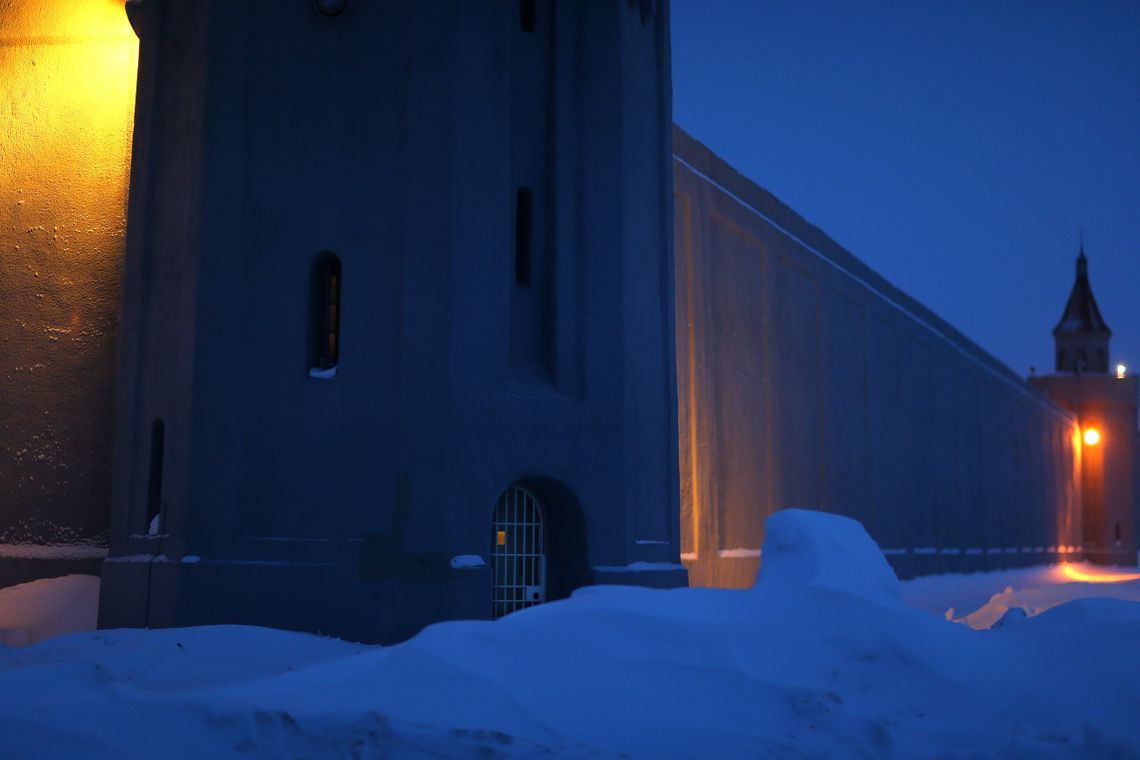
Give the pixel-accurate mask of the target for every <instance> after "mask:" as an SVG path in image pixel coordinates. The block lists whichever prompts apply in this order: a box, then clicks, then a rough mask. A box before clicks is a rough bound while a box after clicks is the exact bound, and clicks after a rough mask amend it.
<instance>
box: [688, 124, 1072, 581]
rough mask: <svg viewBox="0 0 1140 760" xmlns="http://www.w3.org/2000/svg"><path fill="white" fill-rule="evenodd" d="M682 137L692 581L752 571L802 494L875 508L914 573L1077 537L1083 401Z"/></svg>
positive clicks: (1059, 546)
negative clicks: (1055, 396) (778, 517)
mask: <svg viewBox="0 0 1140 760" xmlns="http://www.w3.org/2000/svg"><path fill="white" fill-rule="evenodd" d="M674 154H675V159H674V194H675V199H676V206H675V208H676V214H675V251H676V272H677V288H676V289H677V316H678V318H677V384H678V396H679V402H680V403H679V412H678V420H679V428H680V431H679V432H680V449H681V452H680V472H681V522H682V525H681V529H682V552H683V553H682V559H683V560H684V562H685V565H686V566H687V567H688V569H689V577H690V581H691V583H693V584H694V585H717V586H748V585H751V583H752V581H753V579H754V577H755V571H756V567H757V564H758V562H759V549H760V547H761V545H762V542H763V540H764V520H765V518H766V517H767V516H768V515H770V514H771V513H772V512H774V511H775V510H777V509H783V508H786V507H803V508H809V509H823V510H826V511H830V512H837V513H840V514H845V515H848V516H851V517H854V518H856V519H858V520H860V521H861V522H862V523H863V524H864V525H865V526H866V527H867V529H868V531H869V532H870V533H871V535H872V536H873V537H874V538H875V540H876V541H878V542H879V545H880V546H882V547H883V549H884V550H885V551H886V553H887V555H888V559H889V560H890V561H891V563H892V565H893V566H894V567H895V569H896V570H897V571H898V572H899V573H900V574H901V575H904V576H908V575H913V574H924V573H931V572H946V571H951V572H952V571H956V570H976V569H982V568H985V567H998V566H1009V565H1017V564H1032V563H1040V562H1043V561H1055V560H1056V559H1057V558H1058V556H1067V554H1068V551H1067V550H1068V548H1069V547H1073V546H1079V545H1080V525H1079V518H1078V517H1077V516H1078V515H1079V494H1078V493H1077V491H1076V488H1075V486H1074V484H1075V482H1076V477H1077V474H1078V473H1079V466H1080V465H1079V461H1078V457H1079V451H1078V447H1077V434H1078V431H1077V428H1076V424H1075V422H1074V419H1073V418H1072V417H1071V416H1069V415H1068V414H1067V413H1065V412H1063V411H1062V410H1060V409H1059V408H1058V407H1056V406H1054V405H1052V404H1050V403H1049V402H1047V401H1045V400H1044V399H1043V398H1042V397H1040V396H1039V395H1037V394H1036V393H1035V392H1033V391H1032V390H1031V389H1029V387H1028V386H1027V385H1026V383H1025V382H1024V381H1023V380H1022V379H1020V378H1019V377H1017V376H1016V375H1014V374H1013V373H1012V372H1010V371H1009V370H1008V369H1007V368H1006V367H1005V366H1004V365H1001V364H1000V363H998V362H997V361H996V360H995V359H993V358H992V357H991V356H989V355H988V354H986V353H985V352H984V351H982V350H981V349H980V348H978V347H977V346H976V345H974V344H973V343H972V342H971V341H969V340H968V339H967V338H965V337H964V336H962V335H961V334H960V333H958V332H957V331H956V330H954V328H953V327H951V326H950V325H948V324H946V323H945V322H943V321H942V320H940V319H939V318H938V317H937V316H935V315H934V314H932V313H931V312H930V311H929V310H927V309H926V308H924V307H923V306H922V305H921V304H918V303H916V302H915V301H913V300H912V299H910V298H909V297H908V296H906V295H905V294H904V293H901V292H900V291H898V290H896V289H895V288H893V287H892V286H891V285H890V284H889V283H887V282H886V281H885V280H883V279H882V278H881V277H880V276H879V275H877V274H875V273H874V272H873V271H871V270H870V269H868V268H867V267H866V265H864V264H862V263H861V262H859V261H858V260H857V259H855V257H853V256H852V255H851V254H849V253H848V252H847V251H844V250H843V249H842V248H840V247H839V246H838V245H836V244H835V243H834V242H833V241H832V240H830V239H829V238H827V236H826V235H824V234H823V233H822V232H821V231H820V230H818V229H816V228H815V227H812V226H811V225H810V224H808V223H807V222H805V221H804V220H803V219H802V218H800V217H799V216H798V215H796V214H795V212H793V211H792V210H790V209H789V208H787V207H786V206H784V205H783V204H781V203H780V202H779V201H778V200H776V199H775V198H774V197H773V196H771V195H770V194H768V193H767V192H765V191H764V190H762V189H760V188H759V187H757V186H756V185H754V184H752V183H751V182H749V181H748V180H747V179H745V178H743V177H741V176H740V175H738V174H737V173H736V172H734V171H733V170H732V168H731V167H729V166H728V165H726V164H724V163H723V162H722V161H720V160H719V159H718V158H716V157H715V156H714V155H713V154H712V153H710V152H709V151H708V150H707V149H706V148H705V147H704V146H702V145H701V144H700V143H698V142H696V141H695V140H693V139H692V138H690V137H689V136H688V135H686V134H684V133H683V132H680V131H675V132H674ZM916 255H920V254H916Z"/></svg>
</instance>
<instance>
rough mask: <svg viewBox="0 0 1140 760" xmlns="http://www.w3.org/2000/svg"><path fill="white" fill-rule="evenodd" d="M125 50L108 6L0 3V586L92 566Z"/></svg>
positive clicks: (121, 18)
mask: <svg viewBox="0 0 1140 760" xmlns="http://www.w3.org/2000/svg"><path fill="white" fill-rule="evenodd" d="M137 50H138V41H137V40H136V39H135V35H134V33H133V32H132V31H131V28H130V25H129V24H128V23H127V18H126V15H125V14H124V13H123V8H122V6H121V4H120V5H116V4H115V3H111V2H90V1H89V0H8V1H7V2H4V3H2V4H0V113H3V114H4V117H3V120H2V121H0V348H2V353H3V361H2V364H0V587H2V586H7V585H9V584H15V583H20V582H23V581H27V580H30V579H33V578H37V577H43V576H50V575H62V574H65V573H68V572H88V573H91V572H98V570H99V566H100V565H101V563H102V558H103V556H104V555H105V554H106V545H107V523H108V519H109V517H108V516H109V513H110V502H111V477H110V462H111V437H112V433H111V417H112V413H111V408H112V398H113V387H114V382H115V362H114V356H115V344H116V339H117V336H118V320H119V278H120V272H121V268H122V260H123V240H124V231H125V228H126V204H127V176H128V171H129V166H130V139H131V124H132V112H133V106H134V87H135V63H136V56H137Z"/></svg>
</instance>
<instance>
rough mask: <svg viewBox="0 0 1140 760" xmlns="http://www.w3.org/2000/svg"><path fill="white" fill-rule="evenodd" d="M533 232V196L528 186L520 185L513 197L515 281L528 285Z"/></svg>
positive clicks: (524, 285)
mask: <svg viewBox="0 0 1140 760" xmlns="http://www.w3.org/2000/svg"><path fill="white" fill-rule="evenodd" d="M533 234H534V197H533V195H532V194H531V192H530V188H529V187H520V188H519V190H518V193H517V195H516V197H515V282H516V283H517V284H519V285H521V286H523V287H527V286H529V285H530V273H531V248H532V244H531V238H532V236H533Z"/></svg>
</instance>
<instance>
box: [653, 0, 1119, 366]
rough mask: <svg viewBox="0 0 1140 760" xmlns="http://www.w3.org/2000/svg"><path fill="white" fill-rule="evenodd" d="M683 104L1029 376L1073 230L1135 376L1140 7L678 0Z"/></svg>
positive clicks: (705, 127)
mask: <svg viewBox="0 0 1140 760" xmlns="http://www.w3.org/2000/svg"><path fill="white" fill-rule="evenodd" d="M672 14H673V19H672V25H673V93H674V101H673V108H674V118H675V120H676V121H677V123H678V124H680V125H681V126H682V127H683V128H684V129H685V130H687V131H688V132H689V133H691V134H692V135H693V136H694V137H696V138H697V139H699V140H701V141H702V142H704V143H705V144H706V145H708V146H709V147H710V148H711V149H712V150H713V151H715V152H716V153H717V154H718V155H720V156H721V157H722V158H724V159H725V160H727V161H728V162H729V163H730V164H732V165H733V166H734V167H736V169H737V170H739V171H740V172H741V173H743V174H744V175H745V176H747V177H749V178H751V179H752V180H754V181H755V182H757V183H758V184H759V185H761V186H763V187H765V188H767V189H768V190H770V191H771V192H773V193H775V194H776V196H777V197H779V198H780V199H781V200H783V201H784V202H785V203H787V204H788V205H790V206H791V207H792V208H794V209H795V210H796V211H798V212H799V213H800V214H801V215H803V216H804V217H805V218H806V219H807V220H808V221H810V222H812V223H813V224H816V225H817V226H819V227H820V228H822V229H823V230H824V231H825V232H827V233H828V234H829V235H830V236H831V237H832V238H834V239H835V240H836V241H837V242H838V243H839V244H840V245H843V246H844V247H846V248H847V249H848V250H850V251H851V252H852V253H854V254H855V255H856V256H858V257H859V258H861V259H862V260H863V261H865V262H867V263H868V264H869V265H870V266H871V267H873V268H874V269H876V270H878V271H879V272H880V273H881V274H882V275H884V276H885V277H886V278H887V279H889V280H890V281H891V282H893V283H894V284H896V285H897V286H899V287H901V288H902V289H903V290H905V291H906V292H908V293H909V294H910V295H912V296H914V297H915V298H917V299H919V300H920V301H923V302H924V303H926V304H927V305H928V306H929V307H931V308H932V309H933V310H934V311H935V312H936V313H938V314H939V315H941V316H942V317H944V318H945V319H946V320H948V321H949V322H950V323H952V324H953V325H954V326H956V327H958V328H959V329H960V330H962V331H963V332H965V333H966V334H967V335H969V336H970V337H971V338H973V339H974V340H976V341H977V342H978V343H980V344H981V345H982V346H983V347H984V348H986V349H987V350H989V351H990V352H992V353H993V354H995V355H996V356H997V357H998V358H999V359H1001V360H1002V361H1004V362H1005V363H1006V364H1008V365H1009V366H1010V367H1011V368H1012V369H1013V370H1014V371H1016V372H1018V373H1020V374H1023V375H1024V374H1026V373H1027V372H1028V368H1029V366H1030V365H1035V366H1036V367H1037V370H1038V372H1047V371H1052V366H1053V365H1052V356H1053V341H1052V336H1051V335H1050V331H1051V330H1052V328H1053V326H1054V324H1056V322H1057V320H1058V318H1059V317H1060V315H1061V311H1062V309H1063V307H1064V304H1065V299H1066V298H1067V296H1068V293H1069V288H1070V287H1071V286H1072V282H1073V275H1074V260H1075V258H1076V255H1077V247H1078V243H1079V235H1080V230H1081V228H1082V227H1083V228H1084V234H1085V251H1086V253H1087V254H1088V256H1089V275H1090V279H1091V281H1092V286H1093V292H1094V293H1095V294H1096V297H1097V301H1098V302H1099V304H1100V307H1101V312H1102V313H1103V314H1104V317H1105V320H1106V321H1107V322H1108V324H1109V326H1110V327H1111V328H1112V330H1113V340H1112V344H1111V345H1112V354H1113V360H1114V361H1124V362H1126V363H1127V364H1128V365H1129V371H1134V370H1140V305H1138V303H1140V1H1137V0H1129V1H1127V2H1107V1H1106V2H1078V1H1077V0H1072V1H1071V2H1059V1H1057V0H1034V1H1033V2H1029V1H1026V2H995V3H988V2H978V1H977V0H969V1H967V2H962V3H951V2H943V3H933V2H925V1H922V2H874V3H872V2H845V3H841V2H820V1H817V0H779V1H778V2H777V1H775V0H773V1H769V0H672Z"/></svg>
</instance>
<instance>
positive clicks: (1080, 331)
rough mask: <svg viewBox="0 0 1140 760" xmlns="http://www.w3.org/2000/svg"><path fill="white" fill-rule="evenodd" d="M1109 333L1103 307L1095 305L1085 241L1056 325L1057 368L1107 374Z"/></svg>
mask: <svg viewBox="0 0 1140 760" xmlns="http://www.w3.org/2000/svg"><path fill="white" fill-rule="evenodd" d="M1110 337H1112V330H1109V329H1108V325H1106V324H1105V322H1104V317H1102V316H1101V315H1100V308H1099V307H1098V306H1097V305H1096V299H1095V298H1094V297H1093V293H1092V287H1091V286H1090V285H1089V260H1088V258H1087V257H1086V256H1085V244H1084V242H1083V241H1082V242H1081V250H1080V253H1079V254H1078V255H1077V279H1076V281H1075V282H1074V283H1073V290H1072V291H1071V292H1070V293H1069V300H1068V302H1067V303H1066V304H1065V313H1064V314H1062V315H1061V320H1060V321H1059V322H1058V323H1057V326H1056V327H1054V328H1053V339H1054V341H1055V342H1056V348H1057V360H1056V365H1055V366H1056V370H1057V372H1082V373H1083V372H1090V373H1094V374H1102V375H1103V374H1106V373H1107V372H1108V366H1109V365H1108V360H1109V356H1108V339H1109V338H1110Z"/></svg>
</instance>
